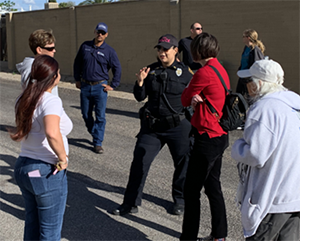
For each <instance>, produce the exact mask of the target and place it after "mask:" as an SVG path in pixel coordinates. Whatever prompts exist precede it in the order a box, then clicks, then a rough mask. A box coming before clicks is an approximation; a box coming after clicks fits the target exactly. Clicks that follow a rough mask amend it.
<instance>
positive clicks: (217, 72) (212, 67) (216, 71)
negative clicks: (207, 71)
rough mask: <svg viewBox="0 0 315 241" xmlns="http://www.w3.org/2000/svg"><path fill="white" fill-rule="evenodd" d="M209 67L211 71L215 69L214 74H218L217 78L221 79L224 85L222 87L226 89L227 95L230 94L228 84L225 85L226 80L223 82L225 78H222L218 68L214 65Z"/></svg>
mask: <svg viewBox="0 0 315 241" xmlns="http://www.w3.org/2000/svg"><path fill="white" fill-rule="evenodd" d="M208 66H209V67H210V68H211V69H213V70H214V72H215V73H216V74H217V76H218V77H219V79H220V81H221V83H222V85H223V87H224V89H225V91H226V93H229V91H230V90H229V89H228V88H227V87H226V84H225V82H224V80H223V78H222V76H221V74H220V72H219V71H218V70H217V68H216V67H214V66H212V65H208Z"/></svg>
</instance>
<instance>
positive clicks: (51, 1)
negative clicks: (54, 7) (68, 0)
mask: <svg viewBox="0 0 315 241" xmlns="http://www.w3.org/2000/svg"><path fill="white" fill-rule="evenodd" d="M48 2H50V3H56V2H57V0H49V1H48Z"/></svg>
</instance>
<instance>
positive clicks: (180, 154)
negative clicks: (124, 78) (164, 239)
mask: <svg viewBox="0 0 315 241" xmlns="http://www.w3.org/2000/svg"><path fill="white" fill-rule="evenodd" d="M155 48H156V49H157V59H158V61H157V62H156V63H153V64H151V65H149V66H148V67H144V68H142V69H140V71H139V72H138V73H137V74H136V76H137V81H136V83H135V86H134V96H135V98H136V99H137V100H138V101H143V100H145V99H146V98H147V97H148V102H147V103H146V104H145V105H144V107H143V108H141V109H140V111H139V114H140V119H141V129H140V132H139V134H138V135H137V138H138V140H137V143H136V146H135V150H134V158H133V161H132V164H131V169H130V175H129V182H128V185H127V188H126V192H125V196H124V201H123V204H122V205H120V206H119V207H118V208H117V209H115V210H114V211H113V213H114V214H116V215H125V214H127V213H136V212H138V207H137V206H140V205H141V199H142V191H143V188H144V184H145V180H146V177H147V175H148V172H149V168H150V165H151V163H152V162H153V160H154V158H155V157H156V156H157V154H158V153H159V151H160V150H161V149H162V147H163V146H164V145H165V144H167V145H168V147H169V149H170V152H171V155H172V158H173V162H174V167H175V172H174V175H173V185H172V188H173V190H172V196H173V200H174V206H173V208H172V210H171V213H172V214H174V215H182V214H183V211H184V197H183V189H184V182H185V178H186V169H187V165H188V159H189V152H190V139H189V132H190V129H191V125H190V123H189V121H187V119H185V115H184V108H183V106H182V104H181V99H180V98H181V94H182V92H183V90H184V89H185V87H186V85H187V84H188V83H189V81H190V79H191V77H192V75H193V73H192V72H191V70H190V69H189V68H188V67H187V66H185V65H184V64H183V63H180V62H178V61H177V60H176V57H177V53H178V42H177V39H176V38H175V37H174V36H173V35H171V34H166V35H163V36H161V37H160V38H159V41H158V44H157V45H156V46H155Z"/></svg>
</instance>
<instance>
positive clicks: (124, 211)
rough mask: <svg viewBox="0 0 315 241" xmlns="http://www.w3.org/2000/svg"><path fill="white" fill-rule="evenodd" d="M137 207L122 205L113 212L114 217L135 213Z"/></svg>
mask: <svg viewBox="0 0 315 241" xmlns="http://www.w3.org/2000/svg"><path fill="white" fill-rule="evenodd" d="M137 212H138V207H137V206H131V205H129V204H122V205H120V206H119V207H118V208H116V209H114V210H113V214H114V215H120V216H123V215H126V214H128V213H137Z"/></svg>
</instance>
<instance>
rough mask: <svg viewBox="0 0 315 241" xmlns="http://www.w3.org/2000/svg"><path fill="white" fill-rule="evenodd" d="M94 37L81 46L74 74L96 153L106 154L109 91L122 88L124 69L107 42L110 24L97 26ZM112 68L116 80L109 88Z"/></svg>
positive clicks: (86, 123)
mask: <svg viewBox="0 0 315 241" xmlns="http://www.w3.org/2000/svg"><path fill="white" fill-rule="evenodd" d="M94 34H95V38H94V39H93V40H90V41H85V42H84V43H83V44H82V45H81V47H80V49H79V51H78V53H77V56H76V58H75V60H74V65H73V74H74V78H75V81H76V87H77V88H78V89H81V94H80V98H81V113H82V117H83V119H84V121H85V126H86V127H87V130H88V132H89V133H90V134H91V135H92V137H93V145H94V148H93V151H94V152H95V153H97V154H101V153H103V152H104V150H103V148H102V142H103V139H104V132H105V125H106V118H105V111H106V104H107V94H108V93H107V91H112V90H114V89H115V88H116V87H118V86H119V83H120V77H121V66H120V62H119V59H118V56H117V54H116V52H115V50H114V49H113V48H112V47H111V46H109V45H108V44H107V43H106V42H105V39H106V38H107V37H108V27H107V25H106V24H105V23H102V22H101V23H99V24H97V26H96V28H95V31H94ZM110 69H111V70H112V73H113V79H112V81H111V84H110V85H109V84H108V81H109V75H108V71H109V70H110ZM93 110H94V111H95V120H94V118H93V114H92V112H93Z"/></svg>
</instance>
